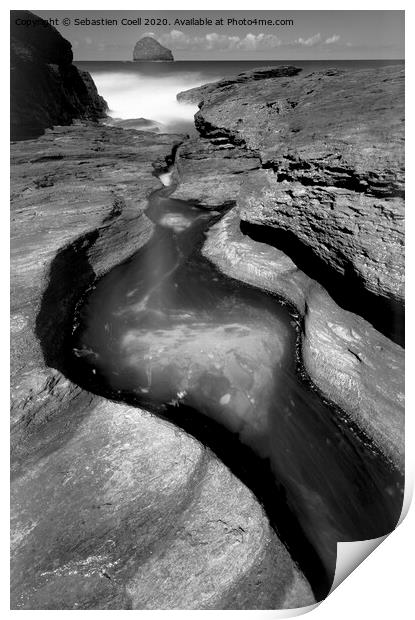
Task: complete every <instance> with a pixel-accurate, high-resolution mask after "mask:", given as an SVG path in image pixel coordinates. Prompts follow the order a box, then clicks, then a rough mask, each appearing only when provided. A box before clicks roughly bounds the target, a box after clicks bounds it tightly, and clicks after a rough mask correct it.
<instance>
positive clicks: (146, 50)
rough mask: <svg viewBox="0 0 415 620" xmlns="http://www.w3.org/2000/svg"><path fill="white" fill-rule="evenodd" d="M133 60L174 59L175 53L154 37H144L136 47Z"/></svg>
mask: <svg viewBox="0 0 415 620" xmlns="http://www.w3.org/2000/svg"><path fill="white" fill-rule="evenodd" d="M133 60H162V61H166V60H174V58H173V54H172V53H171V51H170V50H169V49H167V47H164V46H163V45H161V43H159V42H158V41H156V39H153V38H152V37H143V38H142V39H140V40H139V41H137V43H136V44H135V47H134V52H133Z"/></svg>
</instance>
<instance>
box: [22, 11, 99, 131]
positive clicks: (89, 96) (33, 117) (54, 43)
mask: <svg viewBox="0 0 415 620" xmlns="http://www.w3.org/2000/svg"><path fill="white" fill-rule="evenodd" d="M25 24H26V25H25ZM10 26H11V138H12V140H24V139H26V138H32V137H35V136H39V135H41V134H42V133H43V132H44V130H45V128H47V127H52V126H53V125H70V124H71V123H72V121H73V120H74V119H84V120H92V121H96V120H98V119H100V118H102V117H104V116H105V115H106V110H107V104H106V102H105V101H104V99H103V98H102V97H101V96H100V95H98V92H97V89H96V87H95V84H94V82H93V80H92V78H91V76H90V75H89V73H87V72H86V71H80V70H78V69H77V68H76V67H75V66H74V65H73V64H72V57H73V55H72V48H71V44H70V43H69V41H66V39H64V38H63V37H62V36H61V35H60V34H59V32H58V31H57V30H56V28H54V27H53V26H50V25H49V24H48V23H47V22H45V21H44V20H41V18H39V17H38V16H37V15H35V14H34V13H31V12H30V11H11V13H10Z"/></svg>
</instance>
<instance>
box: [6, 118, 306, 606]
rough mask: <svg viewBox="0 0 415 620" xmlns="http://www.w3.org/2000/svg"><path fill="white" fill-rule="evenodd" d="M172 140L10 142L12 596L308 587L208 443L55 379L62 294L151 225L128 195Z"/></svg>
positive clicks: (40, 601) (61, 343) (255, 599)
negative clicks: (206, 446) (200, 568)
mask: <svg viewBox="0 0 415 620" xmlns="http://www.w3.org/2000/svg"><path fill="white" fill-rule="evenodd" d="M183 139H184V137H183V136H174V135H155V134H152V133H145V132H135V131H133V132H127V131H125V130H123V129H117V128H111V127H103V126H97V125H93V124H89V125H85V124H82V123H81V124H76V125H74V126H71V127H57V128H55V129H53V130H48V131H47V132H46V133H45V135H44V136H42V137H40V138H38V139H36V140H30V141H25V142H18V143H15V144H13V145H12V173H13V179H12V187H13V196H12V213H13V215H12V247H13V253H12V317H11V328H12V334H13V336H12V377H11V382H12V386H11V393H12V431H11V432H12V472H13V473H12V540H13V542H12V567H13V568H12V607H13V608H16V609H26V608H31V609H34V608H35V609H45V608H60V609H73V608H82V609H85V608H94V609H96V608H99V609H108V608H110V609H111V608H116V609H125V608H131V607H132V608H144V609H160V608H200V609H204V608H207V609H226V608H240V609H245V608H257V609H261V608H263V609H269V608H284V607H292V606H302V605H308V604H312V603H313V602H314V600H315V599H314V596H313V594H312V592H311V590H310V587H309V585H308V583H307V581H306V580H305V579H304V577H303V576H302V574H301V572H300V571H299V569H298V568H297V567H296V565H295V563H294V562H293V561H292V559H291V558H290V556H289V554H288V552H287V550H286V549H285V547H284V545H283V544H282V543H281V541H280V540H279V538H278V536H277V535H276V533H275V531H274V530H273V529H272V527H271V525H270V523H269V520H268V517H267V515H266V514H265V512H264V509H263V508H262V507H261V505H260V504H259V503H258V500H257V499H256V498H255V497H254V495H253V494H252V492H251V491H250V490H249V489H248V488H247V487H246V486H245V485H244V484H242V483H241V482H240V481H239V480H238V478H237V477H236V476H235V475H234V474H232V473H231V472H230V471H229V470H228V468H227V467H226V466H225V465H224V464H223V463H222V462H221V460H219V459H218V457H217V456H215V455H214V454H213V453H212V452H211V451H210V450H209V449H207V448H205V447H203V445H202V444H201V443H199V442H198V441H197V440H196V439H193V438H192V437H191V436H190V435H188V434H187V433H186V432H184V431H182V430H180V429H179V428H177V427H176V426H174V425H172V424H170V423H168V422H164V421H163V420H161V419H159V418H158V417H155V416H154V415H152V414H149V413H147V412H145V411H143V410H141V409H139V408H136V407H131V406H128V405H122V404H118V403H114V402H111V401H108V400H106V399H105V398H102V397H100V396H96V395H94V394H91V393H90V392H87V391H85V390H83V389H81V388H80V387H79V386H78V385H77V384H75V383H74V382H72V381H71V380H70V379H68V376H70V372H69V371H68V369H67V367H66V359H65V344H66V338H67V335H68V334H69V333H70V329H71V325H72V318H73V313H74V308H75V304H76V302H77V301H78V299H79V298H80V296H81V294H82V292H83V291H84V290H85V289H86V288H87V287H88V286H90V285H91V284H92V283H93V281H94V279H95V278H97V277H99V276H100V275H102V274H104V273H105V272H107V271H108V270H110V269H111V268H112V267H113V266H115V265H117V264H119V263H120V262H122V261H123V260H125V259H127V258H128V256H130V255H132V254H133V253H135V252H136V251H137V249H138V248H139V247H140V246H142V245H143V244H145V243H146V242H147V241H148V240H149V238H150V237H151V231H152V224H151V222H150V221H149V220H148V219H147V218H146V216H145V215H144V214H143V210H144V208H145V207H146V205H147V198H148V196H149V194H150V193H151V192H152V191H154V190H155V189H157V188H159V187H160V186H161V185H160V182H159V181H158V179H157V178H156V177H155V176H154V172H155V168H154V166H155V167H156V168H157V169H158V170H160V171H161V170H163V168H165V167H166V166H167V165H168V163H169V162H170V161H171V157H172V153H173V152H174V151H175V149H176V147H177V145H178V144H179V143H180V141H182V140H183ZM29 162H30V168H28V163H29ZM131 471H134V477H133V478H131V474H130V473H129V472H131ZM151 480H154V481H155V482H154V484H152V483H151ZM156 481H157V482H156ZM218 487H220V488H221V490H222V491H221V494H220V497H218V494H217V488H218ZM69 497H70V498H71V499H70V501H68V498H69ZM45 506H48V509H47V510H46V512H45ZM120 520H121V522H122V523H125V525H124V526H123V527H121V529H120V526H119V523H120ZM52 524H53V526H52ZM107 539H108V540H107ZM109 539H111V540H109ZM34 548H36V549H38V551H37V553H36V554H35V555H33V551H32V550H33V549H34ZM214 558H216V560H214ZM218 562H219V563H218ZM200 565H203V566H204V568H203V570H202V571H201V572H200V570H199V568H197V567H200ZM231 567H232V568H231ZM166 570H168V571H169V574H170V578H169V580H168V582H166V581H165V578H164V577H163V575H164V572H165V571H166ZM196 573H198V574H199V577H198V578H197V580H196V582H195V581H194V579H191V576H192V575H196ZM186 580H188V586H187V587H184V586H183V584H184V583H185V581H186ZM198 584H199V585H198ZM207 584H209V585H208V586H207Z"/></svg>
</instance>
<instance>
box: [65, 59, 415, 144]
mask: <svg viewBox="0 0 415 620" xmlns="http://www.w3.org/2000/svg"><path fill="white" fill-rule="evenodd" d="M75 64H76V65H77V66H78V67H79V68H80V69H82V70H84V71H88V72H89V73H90V74H91V76H92V78H93V80H94V82H95V84H96V86H97V89H98V92H99V94H100V95H102V96H103V97H104V99H105V100H106V101H107V103H108V106H109V116H110V119H109V121H108V122H109V123H110V124H119V125H120V126H124V127H130V128H133V129H145V130H149V131H159V132H163V133H176V132H179V133H183V132H186V133H189V134H193V133H195V127H194V123H193V117H194V114H195V113H196V112H197V109H198V108H197V106H196V105H192V104H184V103H179V102H178V101H177V99H176V95H177V93H179V92H181V91H183V90H188V89H189V88H194V87H196V86H201V85H202V84H207V83H208V82H215V81H217V80H219V79H222V78H226V77H230V76H234V75H237V74H238V73H242V72H244V71H249V70H251V69H256V68H259V67H270V66H272V67H275V66H281V65H294V66H296V67H301V68H302V70H303V72H304V73H312V72H314V71H322V70H325V69H328V68H331V67H338V68H341V69H346V70H347V69H356V68H362V69H363V68H368V67H381V66H387V65H399V64H400V65H403V64H404V61H403V60H307V61H306V60H301V61H299V60H293V61H290V60H284V61H281V60H262V61H261V60H255V61H246V60H244V61H233V60H232V61H199V60H198V61H175V62H133V61H78V62H76V63H75ZM143 119H145V120H146V121H152V122H151V123H149V122H147V123H145V122H144V120H143ZM125 121H129V122H128V123H125Z"/></svg>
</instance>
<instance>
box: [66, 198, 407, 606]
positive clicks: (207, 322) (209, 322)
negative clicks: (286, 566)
mask: <svg viewBox="0 0 415 620" xmlns="http://www.w3.org/2000/svg"><path fill="white" fill-rule="evenodd" d="M172 189H173V188H172V187H170V188H164V189H162V190H159V191H157V192H155V193H154V194H153V195H152V197H151V198H150V201H149V207H148V209H147V215H148V217H150V219H152V220H153V222H154V223H155V225H156V227H155V231H154V234H153V237H152V239H151V240H150V242H149V243H148V244H147V245H146V246H145V247H143V248H142V249H140V250H139V251H138V252H137V253H136V254H135V256H133V257H132V258H131V259H130V260H128V261H127V262H125V263H124V264H122V265H120V266H118V267H116V268H114V269H113V270H112V271H111V272H110V273H108V274H107V275H105V276H104V277H103V278H101V279H100V280H99V281H97V282H96V283H95V284H94V286H93V288H92V289H91V290H89V291H88V292H87V294H86V295H85V297H84V299H83V300H82V303H81V304H80V306H79V308H78V311H77V316H76V321H75V328H74V333H73V341H72V351H71V355H72V364H73V366H74V367H75V368H76V369H77V370H76V372H77V376H78V377H79V382H80V383H82V384H83V385H84V386H85V387H89V389H92V390H94V391H96V392H99V393H101V394H104V395H106V396H107V397H109V398H112V399H117V400H126V401H128V402H135V403H137V405H141V406H143V407H148V408H150V409H151V410H153V411H156V412H159V413H160V415H166V412H167V411H168V416H169V419H172V420H174V421H176V422H177V424H179V425H182V422H183V420H184V419H185V418H186V419H189V416H190V417H191V418H192V421H191V426H192V427H193V428H196V427H198V425H200V429H199V431H198V433H197V436H198V438H199V439H200V440H201V441H205V442H206V443H207V445H209V446H211V447H213V449H214V445H213V444H214V443H215V439H214V438H213V439H212V437H213V436H214V434H213V435H212V432H211V431H209V432H207V431H206V433H205V431H204V428H205V421H206V420H210V421H212V422H213V423H214V424H215V425H216V427H215V428H217V429H221V428H223V429H226V432H227V433H228V435H227V436H228V437H232V438H233V440H234V439H235V438H236V439H237V441H238V442H239V443H240V444H241V445H242V446H244V447H247V448H248V450H249V454H252V455H253V456H254V458H249V462H248V461H247V463H246V467H247V468H249V469H250V473H249V476H248V478H249V481H250V482H249V484H250V485H251V487H252V488H253V490H254V492H255V491H256V485H257V482H258V485H259V486H261V484H262V487H264V485H265V486H267V488H268V487H269V498H268V502H265V504H264V505H265V507H266V509H267V510H268V512H270V514H271V513H272V523H273V526H274V527H275V528H276V529H277V531H278V533H279V534H280V536H281V538H282V540H283V541H284V542H285V544H286V545H287V547H288V548H289V549H290V551H291V552H292V554H293V557H294V559H295V560H296V561H297V562H298V563H299V564H300V567H301V568H302V569H303V571H304V573H305V574H306V576H307V577H308V579H309V581H310V583H311V585H312V587H313V590H314V593H315V594H316V596H317V598H322V597H324V596H325V595H326V594H327V593H328V590H329V589H330V586H331V583H332V580H333V577H334V570H335V563H336V544H337V542H339V541H352V540H364V539H368V538H376V537H379V536H382V535H384V534H386V533H388V532H390V531H391V530H392V529H393V528H394V527H395V525H396V523H397V521H398V519H399V516H400V512H401V506H402V498H403V479H402V476H401V475H400V474H399V472H397V471H396V470H395V469H393V468H392V467H391V466H390V465H389V464H388V463H387V462H386V461H385V460H384V459H383V457H382V456H381V455H380V454H378V452H377V451H376V450H374V449H373V448H372V447H370V446H368V445H367V444H365V443H364V442H362V441H361V440H360V438H359V437H357V435H356V434H355V432H354V430H353V429H352V428H350V427H349V426H348V424H347V423H346V421H345V420H344V418H343V417H342V416H341V415H339V412H338V411H336V410H335V409H333V408H332V407H330V405H329V404H327V403H325V402H324V401H323V400H322V399H321V398H320V396H319V395H318V394H317V393H316V392H314V391H313V390H311V389H310V388H309V386H308V385H307V383H306V382H304V381H303V380H302V379H301V377H300V374H299V372H298V363H297V359H296V334H297V332H296V329H297V327H298V326H297V325H296V321H297V317H296V316H295V313H293V312H291V313H290V312H289V310H288V308H287V307H286V306H285V305H284V304H283V302H281V301H279V300H277V299H276V298H275V297H273V296H271V295H268V294H266V293H264V292H261V291H259V290H256V289H253V288H250V287H248V286H245V285H243V284H241V283H239V282H237V281H234V280H231V279H229V278H226V277H224V276H223V275H222V274H220V273H219V272H218V271H217V270H216V269H215V267H214V266H213V265H211V264H210V263H209V262H208V261H207V260H206V259H204V258H203V257H202V255H201V253H200V248H201V245H202V244H203V241H204V238H205V237H204V235H205V232H206V231H207V229H208V228H209V227H210V226H211V225H212V224H213V223H214V222H216V221H217V220H218V219H219V218H220V217H221V216H220V214H218V213H217V212H207V211H205V210H203V209H200V208H198V207H196V206H193V205H191V204H187V203H183V202H180V201H176V200H172V199H170V198H169V194H170V193H171V191H172ZM206 428H207V427H206ZM218 432H219V431H218ZM204 433H205V435H204ZM223 454H225V456H226V459H227V460H226V463H227V464H228V465H230V466H231V467H233V465H234V464H235V469H236V470H237V471H239V468H238V467H236V460H237V459H240V458H244V456H243V455H244V453H243V452H241V453H238V452H235V449H234V447H233V443H232V446H231V444H229V454H227V453H226V446H225V449H224V451H223ZM228 457H229V458H228ZM264 471H268V472H269V475H266V476H265V478H264V473H263V472H264ZM261 477H262V478H263V481H262V482H261V480H260V478H261ZM271 487H273V488H271ZM274 487H275V489H274ZM275 490H276V491H275ZM274 491H275V492H274ZM220 492H221V490H220V489H218V494H220ZM260 499H261V501H264V496H263V494H262V496H261V498H260ZM272 503H274V505H272Z"/></svg>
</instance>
